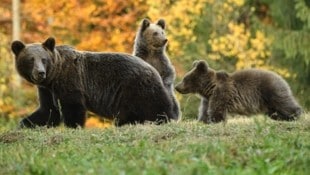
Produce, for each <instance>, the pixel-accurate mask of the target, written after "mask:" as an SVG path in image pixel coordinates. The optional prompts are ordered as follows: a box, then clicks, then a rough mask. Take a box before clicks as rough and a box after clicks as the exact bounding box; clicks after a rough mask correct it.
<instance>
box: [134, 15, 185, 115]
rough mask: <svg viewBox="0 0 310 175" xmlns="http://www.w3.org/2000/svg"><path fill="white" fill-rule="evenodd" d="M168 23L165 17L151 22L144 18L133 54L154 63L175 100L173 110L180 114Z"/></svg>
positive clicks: (151, 63)
mask: <svg viewBox="0 0 310 175" xmlns="http://www.w3.org/2000/svg"><path fill="white" fill-rule="evenodd" d="M165 28H166V23H165V21H164V20H163V19H160V20H158V21H157V22H156V23H151V22H150V21H149V20H148V19H143V21H142V23H141V25H140V28H139V29H138V31H137V34H136V38H135V43H134V51H133V55H134V56H137V57H139V58H141V59H142V60H144V61H146V62H147V63H149V64H150V65H152V66H153V67H154V68H155V69H156V70H157V71H158V72H159V74H160V76H161V78H162V81H163V83H164V86H165V88H166V89H167V91H168V93H169V95H170V96H171V99H172V101H173V111H174V113H175V114H176V115H177V116H179V115H180V107H179V103H178V102H177V100H176V97H175V94H174V84H173V83H174V80H175V69H174V67H173V66H172V64H171V62H170V60H169V58H168V56H167V54H166V45H167V41H168V39H167V37H166V35H165Z"/></svg>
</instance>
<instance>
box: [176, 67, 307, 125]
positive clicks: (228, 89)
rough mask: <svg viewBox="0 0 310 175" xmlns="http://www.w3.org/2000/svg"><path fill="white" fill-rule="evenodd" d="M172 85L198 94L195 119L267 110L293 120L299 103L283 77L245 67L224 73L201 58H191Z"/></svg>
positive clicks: (216, 119)
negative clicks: (199, 102) (197, 59)
mask: <svg viewBox="0 0 310 175" xmlns="http://www.w3.org/2000/svg"><path fill="white" fill-rule="evenodd" d="M193 65H194V68H193V69H192V70H191V71H190V72H188V73H187V74H186V75H185V77H184V78H183V80H182V82H180V83H179V84H178V85H177V86H176V90H177V91H178V92H180V93H182V94H187V93H198V94H200V95H201V96H202V100H201V106H200V111H199V117H198V120H200V121H203V122H205V123H213V122H215V123H216V122H220V121H223V120H225V119H226V115H227V113H235V114H241V115H250V114H256V113H267V114H268V115H269V116H270V118H272V119H275V120H287V121H289V120H295V119H297V118H298V117H299V115H300V114H301V111H302V110H301V107H300V106H299V104H298V103H297V102H296V100H295V99H294V97H293V95H292V92H291V89H290V87H289V86H288V84H287V83H286V82H285V80H284V79H283V78H282V77H280V76H279V75H277V74H276V73H274V72H271V71H264V70H258V69H247V70H242V71H236V72H234V73H232V74H228V73H226V72H223V71H215V70H213V69H211V68H210V67H209V66H208V64H207V63H206V62H205V61H196V62H194V64H193Z"/></svg>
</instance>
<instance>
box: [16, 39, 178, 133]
mask: <svg viewBox="0 0 310 175" xmlns="http://www.w3.org/2000/svg"><path fill="white" fill-rule="evenodd" d="M12 51H13V52H14V54H15V57H16V68H17V71H18V72H19V74H20V75H21V76H22V77H23V78H25V79H26V80H27V81H29V82H31V83H33V84H35V85H37V87H38V92H39V93H38V95H39V102H40V106H39V108H38V109H37V110H36V111H35V112H34V113H32V114H31V115H30V116H28V117H26V118H25V119H23V120H22V121H21V125H22V126H25V127H34V126H45V125H47V126H57V125H59V124H60V122H61V121H62V118H63V120H64V123H65V125H66V126H68V127H73V128H74V127H77V126H84V123H85V113H86V110H89V111H92V112H94V113H96V114H98V115H100V116H103V117H107V118H110V119H115V122H116V125H118V126H120V125H124V124H134V123H144V122H145V121H157V122H159V123H160V122H167V121H169V120H170V119H177V116H176V115H174V114H173V112H172V102H171V99H170V97H169V95H168V93H167V91H166V90H165V88H164V85H163V83H162V81H161V78H160V76H159V74H158V72H157V71H156V70H155V69H154V68H153V67H151V66H150V65H149V64H147V63H145V62H144V61H142V60H141V59H139V58H137V57H134V56H131V55H128V54H122V53H99V52H82V51H77V50H75V49H73V48H71V47H69V46H55V40H54V39H53V38H49V39H47V40H46V41H45V42H44V43H43V44H28V45H25V44H23V43H22V42H20V41H14V42H13V43H12Z"/></svg>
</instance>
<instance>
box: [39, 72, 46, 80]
mask: <svg viewBox="0 0 310 175" xmlns="http://www.w3.org/2000/svg"><path fill="white" fill-rule="evenodd" d="M38 77H39V78H42V79H44V78H45V71H40V72H38Z"/></svg>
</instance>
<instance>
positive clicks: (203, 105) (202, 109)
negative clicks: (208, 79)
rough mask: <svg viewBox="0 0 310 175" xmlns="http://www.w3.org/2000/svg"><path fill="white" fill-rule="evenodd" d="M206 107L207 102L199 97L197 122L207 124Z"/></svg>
mask: <svg viewBox="0 0 310 175" xmlns="http://www.w3.org/2000/svg"><path fill="white" fill-rule="evenodd" d="M208 106H209V102H208V100H207V99H205V98H203V97H201V101H200V106H199V114H198V121H202V122H204V123H208V119H209V116H208Z"/></svg>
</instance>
